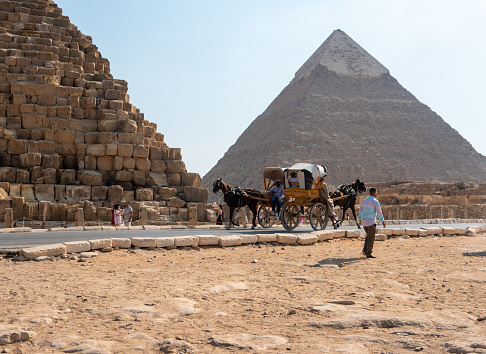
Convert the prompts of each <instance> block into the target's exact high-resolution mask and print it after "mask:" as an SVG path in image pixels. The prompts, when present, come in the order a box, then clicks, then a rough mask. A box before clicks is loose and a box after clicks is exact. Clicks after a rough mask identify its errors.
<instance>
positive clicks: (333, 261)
mask: <svg viewBox="0 0 486 354" xmlns="http://www.w3.org/2000/svg"><path fill="white" fill-rule="evenodd" d="M363 259H366V258H364V257H360V258H326V259H323V260H321V261H319V262H317V264H314V265H313V267H325V266H327V265H337V266H338V267H343V266H345V265H348V264H352V263H356V262H358V261H362V260H363Z"/></svg>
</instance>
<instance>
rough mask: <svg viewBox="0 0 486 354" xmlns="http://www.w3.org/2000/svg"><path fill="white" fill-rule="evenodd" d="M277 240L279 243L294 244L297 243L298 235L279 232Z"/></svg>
mask: <svg viewBox="0 0 486 354" xmlns="http://www.w3.org/2000/svg"><path fill="white" fill-rule="evenodd" d="M277 242H278V243H288V244H289V245H290V244H294V243H297V236H296V235H292V234H277Z"/></svg>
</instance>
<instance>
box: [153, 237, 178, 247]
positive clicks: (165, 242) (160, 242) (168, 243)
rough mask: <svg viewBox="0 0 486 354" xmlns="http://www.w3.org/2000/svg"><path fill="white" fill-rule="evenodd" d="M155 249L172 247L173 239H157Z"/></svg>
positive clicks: (173, 244)
mask: <svg viewBox="0 0 486 354" xmlns="http://www.w3.org/2000/svg"><path fill="white" fill-rule="evenodd" d="M156 240H157V247H159V248H162V247H168V248H169V247H170V248H172V247H174V246H175V243H174V238H173V237H158V238H157V239H156Z"/></svg>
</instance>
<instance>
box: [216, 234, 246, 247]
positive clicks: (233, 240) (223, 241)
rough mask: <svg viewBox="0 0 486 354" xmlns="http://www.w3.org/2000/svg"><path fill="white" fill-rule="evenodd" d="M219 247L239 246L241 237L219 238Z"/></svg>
mask: <svg viewBox="0 0 486 354" xmlns="http://www.w3.org/2000/svg"><path fill="white" fill-rule="evenodd" d="M219 245H220V246H226V247H230V246H239V245H241V237H240V236H220V237H219Z"/></svg>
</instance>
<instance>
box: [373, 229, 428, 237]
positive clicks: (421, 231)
mask: <svg viewBox="0 0 486 354" xmlns="http://www.w3.org/2000/svg"><path fill="white" fill-rule="evenodd" d="M382 233H383V232H382ZM427 235H428V233H427V230H424V229H419V230H418V236H419V237H427Z"/></svg>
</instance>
